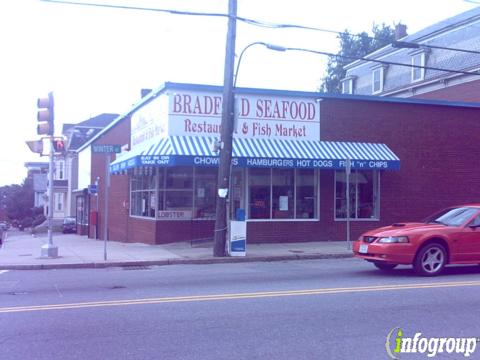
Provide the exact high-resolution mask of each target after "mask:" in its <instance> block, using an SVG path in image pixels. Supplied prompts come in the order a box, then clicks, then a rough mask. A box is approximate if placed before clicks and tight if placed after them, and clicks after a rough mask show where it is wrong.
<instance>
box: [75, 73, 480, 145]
mask: <svg viewBox="0 0 480 360" xmlns="http://www.w3.org/2000/svg"><path fill="white" fill-rule="evenodd" d="M168 90H191V91H205V92H217V93H222V92H223V86H218V85H204V84H191V83H174V82H165V83H164V84H162V85H161V86H159V87H158V88H156V89H154V90H152V91H151V92H150V93H149V94H148V95H146V96H145V97H144V98H142V99H140V100H139V101H138V102H137V103H136V104H134V105H133V106H132V107H131V108H130V109H129V110H128V111H127V112H125V113H124V114H121V115H118V116H117V117H116V118H115V119H114V120H112V121H111V122H110V124H109V125H107V126H105V127H104V128H103V129H101V130H99V131H98V132H95V134H93V135H92V136H89V137H88V139H87V140H86V141H84V142H83V143H82V144H81V145H80V146H78V147H77V148H76V149H75V150H77V151H82V150H83V149H85V148H86V147H88V146H89V145H90V144H92V143H93V142H94V141H95V140H97V139H98V138H100V137H101V136H102V135H103V134H104V133H106V132H108V131H109V130H110V129H112V128H113V127H115V126H116V125H118V124H119V123H120V122H122V121H124V120H125V119H126V118H127V117H129V116H131V115H132V114H133V113H135V112H136V111H137V110H139V109H140V108H141V107H143V106H145V105H146V104H148V103H149V102H151V101H153V100H155V99H156V98H157V97H158V96H160V95H162V94H163V93H166V92H167V91H168ZM235 93H238V94H253V95H259V94H263V95H268V96H295V97H310V98H315V99H318V100H321V99H336V100H353V101H373V102H382V103H400V104H418V105H434V106H451V107H466V108H480V103H474V102H458V101H443V100H428V99H414V98H390V97H379V96H370V95H349V94H327V93H320V92H308V91H291V90H278V89H260V88H235Z"/></svg>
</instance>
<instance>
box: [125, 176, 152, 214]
mask: <svg viewBox="0 0 480 360" xmlns="http://www.w3.org/2000/svg"><path fill="white" fill-rule="evenodd" d="M130 184H131V189H132V191H131V199H130V203H131V210H130V214H131V215H133V216H144V217H153V218H154V217H155V204H156V198H155V197H156V185H155V184H156V175H134V176H133V177H132V178H131V183H130Z"/></svg>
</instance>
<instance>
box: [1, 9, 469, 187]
mask: <svg viewBox="0 0 480 360" xmlns="http://www.w3.org/2000/svg"><path fill="white" fill-rule="evenodd" d="M77 1H83V0H77ZM85 2H86V1H85ZM88 2H90V3H108V4H117V5H135V6H143V7H152V8H163V9H175V10H187V11H195V12H200V11H201V12H223V13H226V12H227V11H228V0H150V1H147V0H145V1H142V0H136V1H134V0H116V1H113V0H111V1H105V0H98V1H95V0H89V1H88ZM474 6H477V5H475V4H473V3H472V2H469V1H466V0H421V1H419V0H402V1H399V0H397V1H391V0H363V1H358V0H343V1H342V0H295V1H292V0H238V15H239V16H243V17H248V18H252V19H255V20H260V21H264V22H270V23H289V24H298V25H306V26H312V27H318V28H322V29H330V30H337V31H343V30H345V29H348V30H350V31H351V32H354V33H357V32H361V31H368V32H370V30H371V28H372V25H373V24H374V23H377V24H380V23H386V24H387V25H391V26H393V25H394V24H396V23H399V22H401V23H403V24H406V25H407V26H408V33H409V34H412V33H414V32H416V31H418V30H421V29H423V28H425V27H427V26H429V25H431V24H433V23H435V22H438V21H441V20H443V19H445V18H448V17H451V16H453V15H457V14H459V13H461V12H463V11H467V10H469V9H472V8H473V7H474ZM226 30H227V20H226V19H224V18H212V17H193V16H181V15H171V14H164V13H160V12H148V11H133V10H118V9H105V8H99V7H90V6H78V5H63V4H55V3H50V2H43V1H40V0H2V1H1V2H0V54H1V56H0V105H1V112H0V114H1V118H2V122H3V126H2V131H1V133H0V137H1V141H0V166H1V172H0V174H1V175H0V186H2V185H9V184H20V183H22V181H23V179H24V178H25V176H26V169H25V167H24V163H25V162H26V161H45V162H46V161H48V158H46V157H44V158H41V157H39V156H38V155H35V154H32V153H30V152H29V150H28V148H27V146H26V145H25V141H26V140H34V139H36V138H38V135H37V134H36V111H37V109H36V99H37V98H38V97H39V96H43V95H46V94H47V93H48V92H49V91H53V93H54V96H55V115H56V134H57V135H60V133H61V125H62V124H63V123H77V122H81V121H83V120H87V119H88V118H90V117H92V116H95V115H98V114H100V113H107V112H109V113H123V112H125V111H126V110H128V109H129V107H130V106H131V105H132V104H134V103H135V102H137V101H138V100H139V97H140V89H141V88H156V87H158V86H160V85H161V84H162V83H163V82H165V81H172V82H188V83H199V84H209V85H221V84H222V81H223V65H224V55H225V41H226ZM254 41H265V42H270V43H273V44H277V45H283V46H293V47H303V48H308V49H315V50H320V51H327V52H336V51H337V50H338V40H337V39H336V37H335V35H334V34H329V33H324V32H318V31H307V30H293V29H265V28H261V27H257V26H252V25H247V24H243V23H241V22H239V23H238V27H237V46H236V49H237V50H236V52H237V54H239V53H240V52H241V51H242V49H243V48H244V47H245V46H247V45H248V44H250V43H251V42H254ZM326 62H327V59H326V58H325V57H322V56H319V55H313V54H307V53H302V52H297V53H291V52H287V53H281V52H274V51H271V50H267V49H265V48H263V47H258V46H257V47H252V48H250V49H249V50H248V51H247V52H246V53H245V55H244V58H243V60H242V64H241V68H240V71H239V78H238V83H237V85H238V86H246V87H261V88H272V89H284V90H304V91H316V90H317V89H318V87H319V84H320V81H321V78H322V77H323V76H324V72H325V65H326Z"/></svg>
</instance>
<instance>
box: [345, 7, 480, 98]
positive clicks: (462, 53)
mask: <svg viewBox="0 0 480 360" xmlns="http://www.w3.org/2000/svg"><path fill="white" fill-rule="evenodd" d="M479 28H480V7H477V8H474V9H472V10H469V11H466V12H464V13H461V14H459V15H456V16H453V17H451V18H448V19H445V20H443V21H441V22H439V23H436V24H434V25H431V26H429V27H427V28H425V29H423V30H421V31H419V32H417V33H414V34H412V35H407V33H406V27H405V26H404V25H398V26H397V28H396V35H397V41H396V42H395V43H393V44H391V45H388V46H385V47H383V48H381V49H379V50H377V51H375V52H373V53H371V54H369V55H367V56H365V58H366V59H368V60H364V59H362V60H357V61H354V62H352V63H350V64H348V65H347V66H346V67H345V70H346V76H345V78H344V79H343V80H342V93H344V94H356V95H378V96H390V97H416V98H423V99H438V100H451V101H480V91H478V90H479V89H480V73H479V69H480V31H479ZM399 64H405V65H406V66H402V65H399Z"/></svg>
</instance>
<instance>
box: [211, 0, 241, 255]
mask: <svg viewBox="0 0 480 360" xmlns="http://www.w3.org/2000/svg"><path fill="white" fill-rule="evenodd" d="M236 28H237V0H229V2H228V32H227V45H226V53H225V68H224V74H223V100H222V104H223V106H222V132H221V135H220V164H219V167H218V179H217V190H218V191H217V204H216V218H215V230H214V244H213V256H217V257H222V256H225V245H226V240H227V227H228V222H227V215H228V211H229V210H227V203H228V202H227V199H228V197H229V196H230V194H229V193H228V191H229V188H230V167H231V162H232V136H233V122H234V102H235V99H234V93H233V71H234V64H235V38H236V32H237V29H236Z"/></svg>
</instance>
